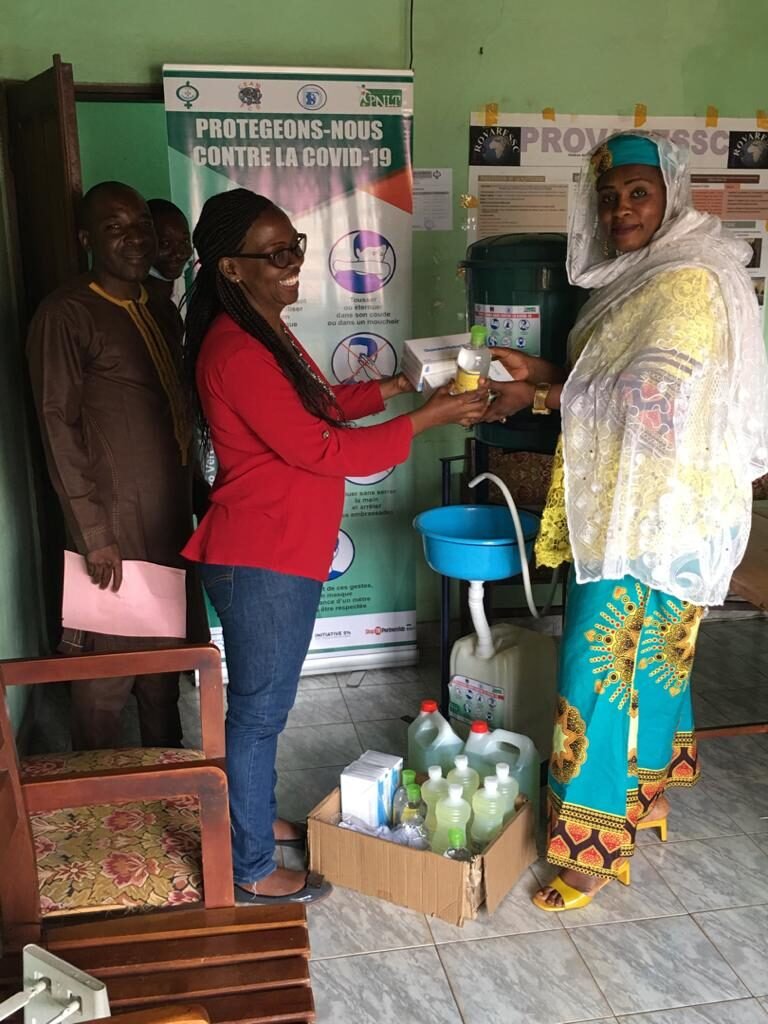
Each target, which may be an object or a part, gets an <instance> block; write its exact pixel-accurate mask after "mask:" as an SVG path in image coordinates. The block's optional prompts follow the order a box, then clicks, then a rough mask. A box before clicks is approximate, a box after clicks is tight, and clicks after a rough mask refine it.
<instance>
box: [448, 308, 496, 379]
mask: <svg viewBox="0 0 768 1024" xmlns="http://www.w3.org/2000/svg"><path fill="white" fill-rule="evenodd" d="M487 337H488V328H487V327H484V326H483V325H482V324H475V326H474V327H473V328H472V329H471V330H470V332H469V344H468V345H462V346H461V348H460V349H459V354H458V356H457V357H456V379H455V380H454V382H453V388H452V389H451V391H452V393H453V394H454V395H460V394H462V393H463V392H464V391H477V389H478V387H479V386H480V378H481V377H487V376H488V371H489V370H490V368H491V350H490V349H489V348H488V345H487V344H486V338H487Z"/></svg>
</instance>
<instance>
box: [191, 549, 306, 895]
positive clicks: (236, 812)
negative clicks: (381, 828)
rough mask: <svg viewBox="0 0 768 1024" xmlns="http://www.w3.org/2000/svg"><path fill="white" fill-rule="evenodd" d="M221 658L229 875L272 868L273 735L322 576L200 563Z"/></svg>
mask: <svg viewBox="0 0 768 1024" xmlns="http://www.w3.org/2000/svg"><path fill="white" fill-rule="evenodd" d="M200 574H201V576H202V579H203V583H204V585H205V589H206V591H207V592H208V596H209V597H210V599H211V604H212V605H213V607H214V608H215V609H216V614H217V615H218V616H219V619H220V620H221V625H222V629H223V632H224V648H225V652H226V659H227V674H228V676H229V685H228V687H227V725H226V734H227V777H228V781H229V807H230V816H231V819H232V860H233V867H234V877H235V881H236V882H239V883H241V884H245V885H250V884H251V883H253V882H258V881H259V880H260V879H262V878H265V877H266V876H267V875H269V874H271V873H272V871H274V869H275V863H274V853H275V840H274V836H273V833H272V825H273V823H274V821H275V818H276V817H277V803H276V800H275V783H276V781H277V774H276V772H275V757H276V755H277V739H278V736H279V735H280V733H281V732H282V731H283V729H284V728H285V723H286V720H287V718H288V714H289V712H290V710H291V708H292V707H293V704H294V701H295V699H296V689H297V687H298V684H299V673H300V672H301V666H302V664H303V662H304V658H305V657H306V654H307V651H308V650H309V644H310V641H311V639H312V629H313V626H314V622H315V616H316V614H317V606H318V604H319V603H320V591H321V590H322V586H323V585H322V583H320V582H319V581H318V580H311V579H307V578H306V577H304V576H288V575H286V574H285V573H280V572H272V571H271V570H269V569H251V568H246V567H242V566H231V565H201V566H200Z"/></svg>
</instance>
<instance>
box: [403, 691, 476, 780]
mask: <svg viewBox="0 0 768 1024" xmlns="http://www.w3.org/2000/svg"><path fill="white" fill-rule="evenodd" d="M463 746H464V743H463V740H462V739H461V737H460V736H457V735H456V733H455V732H454V731H453V729H452V728H451V725H450V723H449V722H448V721H447V720H446V719H445V718H443V716H442V715H441V714H440V712H439V711H438V709H437V701H436V700H424V701H422V702H421V711H420V713H419V715H418V717H417V718H415V719H414V720H413V721H412V722H411V724H410V725H409V726H408V767H409V768H411V769H413V771H415V772H426V771H427V769H428V768H429V766H430V765H432V764H439V765H440V767H441V768H442V769H443V771H444V772H447V771H449V770H450V769H451V768H452V767H453V759H454V758H455V757H456V755H457V754H458V753H459V752H460V751H461V748H462V747H463Z"/></svg>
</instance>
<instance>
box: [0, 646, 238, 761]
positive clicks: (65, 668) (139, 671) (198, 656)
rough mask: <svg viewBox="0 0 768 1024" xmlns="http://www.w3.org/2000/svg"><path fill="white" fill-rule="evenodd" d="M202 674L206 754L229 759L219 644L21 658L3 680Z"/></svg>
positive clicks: (2, 667) (3, 670) (3, 672)
mask: <svg viewBox="0 0 768 1024" xmlns="http://www.w3.org/2000/svg"><path fill="white" fill-rule="evenodd" d="M195 669H196V670H197V671H198V672H199V673H200V722H201V727H202V739H203V752H204V754H205V756H206V758H208V759H209V760H211V761H215V760H217V759H218V758H223V757H224V690H223V685H222V680H221V653H220V651H219V649H218V647H215V646H214V645H213V644H187V645H185V646H183V647H167V648H164V649H162V650H150V651H121V652H120V653H118V654H73V655H65V656H63V657H62V656H54V657H51V658H17V659H13V660H10V661H2V662H0V683H2V684H4V685H5V686H37V685H41V684H44V683H66V682H70V681H71V680H77V679H111V678H114V677H115V676H134V675H148V674H150V673H158V672H186V671H190V670H195Z"/></svg>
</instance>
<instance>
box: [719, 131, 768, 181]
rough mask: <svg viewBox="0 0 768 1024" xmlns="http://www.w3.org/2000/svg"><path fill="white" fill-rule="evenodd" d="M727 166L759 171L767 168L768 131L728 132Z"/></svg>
mask: <svg viewBox="0 0 768 1024" xmlns="http://www.w3.org/2000/svg"><path fill="white" fill-rule="evenodd" d="M728 166H729V167H744V168H748V169H750V170H760V171H762V170H765V169H766V168H768V132H729V133H728Z"/></svg>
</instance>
